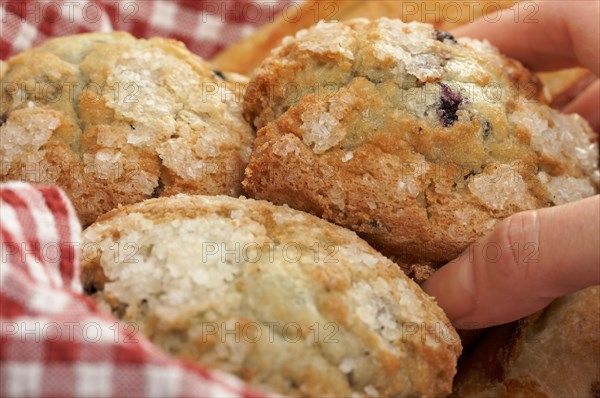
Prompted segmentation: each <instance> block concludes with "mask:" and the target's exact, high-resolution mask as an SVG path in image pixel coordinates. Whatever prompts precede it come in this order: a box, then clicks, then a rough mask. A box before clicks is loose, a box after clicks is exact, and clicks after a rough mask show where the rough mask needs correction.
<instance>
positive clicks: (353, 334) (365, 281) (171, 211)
mask: <svg viewBox="0 0 600 398" xmlns="http://www.w3.org/2000/svg"><path fill="white" fill-rule="evenodd" d="M83 237H84V247H85V248H86V249H85V251H84V253H83V258H84V263H83V276H82V279H83V284H84V287H85V288H86V290H87V291H88V292H96V293H94V297H95V298H96V299H97V300H99V302H101V303H102V305H104V306H106V307H107V308H108V309H109V310H111V311H112V312H113V313H114V314H115V315H117V316H118V317H120V318H121V319H123V320H125V321H133V322H135V323H136V325H138V326H139V327H140V331H141V332H142V333H144V334H146V335H147V336H149V337H150V338H151V339H152V340H153V341H154V342H155V343H156V344H157V345H158V346H160V347H162V348H163V349H165V350H167V351H169V352H171V353H172V354H175V355H179V356H183V357H185V358H188V359H192V360H197V361H199V362H201V363H205V364H208V365H211V366H215V367H217V368H221V369H224V370H227V371H229V372H233V373H235V374H237V375H240V376H241V377H243V378H244V379H246V380H247V381H249V382H251V383H254V384H256V385H260V386H263V387H267V388H270V389H273V390H274V391H276V392H279V393H284V394H290V395H292V396H296V395H303V396H323V395H336V396H351V395H353V396H369V395H373V394H375V395H377V396H379V395H386V396H389V395H394V394H397V395H403V396H405V395H411V394H412V395H439V394H445V393H448V392H449V389H450V386H451V380H452V376H453V374H454V369H455V361H456V358H457V356H458V353H459V351H460V342H459V339H458V336H457V335H456V333H455V331H454V330H453V329H452V327H451V326H450V325H449V323H448V321H447V319H446V317H445V315H444V314H443V312H442V311H441V309H439V308H438V307H437V305H436V304H435V302H434V301H433V300H432V299H431V298H430V297H429V296H427V295H426V294H425V293H424V292H423V291H422V290H421V289H420V288H419V287H418V286H417V285H416V284H415V283H414V282H412V281H411V280H409V279H408V278H407V277H406V276H405V275H404V274H403V273H402V272H401V271H400V269H399V268H398V267H397V266H396V264H394V263H392V262H391V261H389V260H388V259H386V258H385V257H383V256H382V255H380V254H379V253H377V252H376V251H375V250H374V249H372V248H371V247H369V245H368V244H366V243H365V242H364V241H362V240H361V239H360V238H358V237H357V236H356V234H354V233H353V232H351V231H349V230H346V229H344V228H341V227H338V226H335V225H332V224H330V223H328V222H326V221H323V220H321V219H318V218H316V217H314V216H311V215H308V214H305V213H302V212H298V211H295V210H293V209H290V208H287V207H278V206H274V205H272V204H270V203H268V202H263V201H255V200H250V199H233V198H228V197H224V196H215V197H202V196H186V195H178V196H174V197H170V198H160V199H153V200H148V201H145V202H143V203H140V204H135V205H131V206H127V207H123V208H120V209H117V210H114V211H112V212H110V213H108V214H107V215H105V216H102V217H101V218H100V219H99V220H98V221H97V222H96V223H94V224H93V225H92V226H90V227H89V228H88V229H86V230H85V231H84V234H83ZM115 248H118V249H115ZM115 250H117V251H118V253H120V254H119V255H115ZM207 325H208V326H210V327H211V330H212V331H213V332H214V333H212V334H209V332H208V330H209V329H208V326H207ZM236 325H237V327H238V328H239V330H238V336H237V338H236V336H235V333H234V332H231V331H232V330H233V331H235V328H236ZM244 325H251V326H246V329H244ZM269 325H271V326H269ZM213 327H214V328H215V329H214V330H213V329H212V328H213ZM269 327H271V331H270V332H269ZM250 329H251V331H252V334H251V335H246V334H244V333H243V330H246V331H248V330H250ZM226 330H229V331H230V332H229V333H230V335H229V337H227V335H223V334H222V333H224V331H226ZM256 330H258V331H260V336H259V337H257V332H256ZM248 333H249V332H248ZM315 333H316V334H315ZM298 334H299V335H298Z"/></svg>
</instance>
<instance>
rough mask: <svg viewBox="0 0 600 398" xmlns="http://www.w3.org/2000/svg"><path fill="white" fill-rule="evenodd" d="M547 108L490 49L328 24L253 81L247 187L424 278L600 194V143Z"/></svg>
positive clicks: (421, 31)
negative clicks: (512, 227)
mask: <svg viewBox="0 0 600 398" xmlns="http://www.w3.org/2000/svg"><path fill="white" fill-rule="evenodd" d="M544 102H545V96H544V92H543V89H542V87H541V85H540V83H539V81H538V80H537V78H536V77H535V76H533V75H532V74H531V73H530V72H529V71H527V70H526V69H525V68H524V67H523V66H522V65H521V64H520V63H518V62H517V61H515V60H512V59H509V58H507V57H505V56H503V55H501V54H500V53H498V51H497V50H496V49H495V48H493V47H492V46H491V45H490V44H489V43H487V42H480V41H475V40H469V39H455V38H454V37H453V36H452V35H451V34H449V33H444V32H440V31H436V30H435V29H434V28H433V27H432V26H430V25H427V24H422V23H417V22H412V23H403V22H401V21H399V20H389V19H385V18H384V19H378V20H375V21H367V20H362V19H359V20H353V21H350V22H344V23H333V22H332V23H325V22H321V23H319V24H318V25H316V26H315V27H313V28H311V29H308V30H303V31H300V32H298V33H297V35H296V36H295V37H287V38H286V39H284V40H283V43H282V44H281V46H280V47H278V48H277V49H275V50H274V51H273V53H272V54H271V56H270V57H269V58H267V59H266V60H265V61H264V62H263V64H262V65H261V66H260V67H259V68H258V69H257V70H256V72H255V73H254V76H253V77H252V78H251V82H250V85H249V87H248V90H247V92H246V96H245V100H244V111H245V114H246V116H247V118H248V120H249V121H251V122H252V123H253V124H254V126H255V127H256V128H257V130H258V131H257V139H256V141H255V142H254V149H253V153H252V155H251V158H250V163H249V165H248V167H247V168H246V176H245V180H244V187H245V189H246V191H247V192H248V194H249V195H251V196H252V197H255V198H259V199H267V200H270V201H272V202H274V203H278V204H283V203H286V204H288V205H290V206H291V207H294V208H297V209H301V210H305V211H308V212H311V213H313V214H316V215H318V216H321V217H323V218H325V219H327V220H330V221H332V222H334V223H337V224H339V225H343V226H345V227H348V228H350V229H352V230H354V231H356V232H357V233H358V234H359V235H360V236H362V237H363V238H364V239H366V240H367V241H368V242H370V243H371V244H373V245H374V246H375V247H376V248H378V249H380V250H381V251H382V252H384V253H385V254H387V255H390V256H392V257H393V258H395V259H397V260H398V262H399V263H401V264H403V265H405V266H406V267H407V268H408V267H409V266H410V267H413V266H418V267H419V268H418V269H421V270H425V272H424V273H423V275H422V276H421V277H422V278H425V277H426V276H427V270H429V271H431V270H432V269H434V268H435V267H437V266H439V265H441V264H443V263H445V262H447V261H448V260H450V259H453V258H455V257H456V256H457V255H458V254H459V253H460V252H461V251H462V250H464V249H465V248H466V247H467V246H468V244H470V243H471V242H473V241H475V240H476V239H477V238H478V237H479V236H481V235H483V234H484V233H486V232H487V231H489V230H490V229H491V228H492V227H493V226H494V225H495V223H496V222H498V220H501V219H502V218H504V217H507V216H509V215H510V214H512V213H515V212H518V211H521V210H527V209H535V208H540V207H544V206H551V205H557V204H561V203H565V202H568V201H572V200H576V199H579V198H583V197H586V196H590V195H594V194H595V193H596V192H597V189H598V182H599V178H600V173H599V171H598V146H597V142H596V136H595V134H594V133H593V132H592V131H591V129H590V127H589V125H588V124H587V122H585V121H584V120H583V119H582V118H580V117H579V116H577V115H565V114H561V113H559V112H557V111H555V110H553V109H551V108H549V107H548V106H546V105H544ZM421 267H423V268H421Z"/></svg>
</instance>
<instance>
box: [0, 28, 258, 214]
mask: <svg viewBox="0 0 600 398" xmlns="http://www.w3.org/2000/svg"><path fill="white" fill-rule="evenodd" d="M0 73H1V74H2V75H1V76H2V86H1V90H2V91H1V98H2V101H1V105H0V115H2V117H1V120H0V124H1V126H0V138H1V139H0V163H1V164H2V171H1V178H2V180H3V181H6V180H14V179H20V180H26V181H31V182H41V183H55V184H58V185H59V186H60V187H61V188H63V189H64V190H65V192H66V193H67V195H68V196H69V197H70V199H71V200H72V201H73V203H74V205H75V208H76V210H77V212H78V214H79V217H80V219H81V221H82V223H83V224H84V225H88V224H90V223H91V222H92V221H94V220H95V219H96V217H97V216H98V215H100V214H102V213H105V212H106V211H108V210H110V209H113V208H115V207H116V206H117V205H118V204H120V203H122V204H126V203H134V202H138V201H141V200H144V199H146V198H150V197H159V196H167V195H172V194H175V193H179V192H189V193H202V194H227V195H235V196H237V195H238V194H239V193H240V189H241V179H242V175H243V170H244V167H245V165H246V163H247V161H248V157H249V155H250V149H251V148H250V146H251V142H252V139H253V136H254V133H253V131H252V129H251V127H250V126H249V125H248V123H246V122H245V121H244V119H243V117H242V115H241V106H240V103H239V100H240V99H241V93H242V92H243V87H244V85H245V84H246V83H247V81H246V80H245V79H244V78H242V77H240V76H238V75H227V74H223V73H222V72H220V71H217V70H213V69H211V67H210V66H209V65H208V64H207V63H206V62H204V61H203V60H202V59H200V58H198V57H196V56H194V55H193V54H191V53H190V52H189V51H188V50H187V49H186V48H185V47H184V46H183V45H182V44H181V43H179V42H176V41H173V40H163V39H151V40H136V39H135V38H133V37H132V36H130V35H129V34H126V33H93V34H83V35H76V36H69V37H64V38H58V39H54V40H50V41H48V42H47V43H46V44H44V45H42V46H41V47H38V48H34V49H32V50H29V51H25V52H23V53H21V54H19V55H17V56H15V57H13V58H11V59H9V60H8V61H7V63H6V64H3V65H2V66H1V67H0Z"/></svg>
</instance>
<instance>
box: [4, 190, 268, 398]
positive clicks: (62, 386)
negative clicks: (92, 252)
mask: <svg viewBox="0 0 600 398" xmlns="http://www.w3.org/2000/svg"><path fill="white" fill-rule="evenodd" d="M0 220H1V221H0V224H1V225H0V230H1V234H0V255H1V263H0V300H1V301H0V330H1V336H0V338H1V344H0V361H1V367H0V396H3V397H39V396H44V397H71V396H77V397H263V396H266V395H265V394H263V393H259V392H258V391H255V390H253V389H251V388H249V387H248V386H246V385H244V383H242V382H241V381H240V380H238V379H237V378H235V377H233V376H230V375H227V374H224V373H221V372H218V371H215V370H210V369H206V368H203V367H201V366H199V365H195V364H191V363H186V362H183V361H179V360H176V359H173V358H170V357H167V356H166V355H165V354H163V353H162V352H160V351H159V350H158V349H157V348H155V347H154V346H153V345H152V343H151V342H150V341H149V340H148V339H146V338H145V337H144V336H142V335H141V334H139V333H137V330H136V329H135V327H134V326H133V325H128V324H122V323H119V322H117V320H116V319H115V318H112V317H111V316H110V315H108V314H105V313H103V312H101V311H100V310H99V309H98V308H97V306H96V304H95V303H94V302H93V301H92V300H91V299H90V298H88V297H85V296H83V295H82V288H81V284H80V282H79V277H78V276H79V254H78V253H79V249H80V247H79V242H80V240H79V235H80V232H81V227H80V225H79V222H78V221H77V217H76V215H75V211H74V209H73V207H72V205H71V203H70V202H69V200H68V199H67V197H66V196H65V194H64V193H63V192H62V191H61V190H60V189H58V188H57V187H52V186H34V185H30V184H26V183H22V182H12V183H7V184H0Z"/></svg>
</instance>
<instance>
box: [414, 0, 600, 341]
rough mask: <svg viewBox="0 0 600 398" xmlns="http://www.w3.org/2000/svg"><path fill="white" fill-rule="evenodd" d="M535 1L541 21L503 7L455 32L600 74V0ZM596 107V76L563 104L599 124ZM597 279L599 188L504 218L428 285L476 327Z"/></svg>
mask: <svg viewBox="0 0 600 398" xmlns="http://www.w3.org/2000/svg"><path fill="white" fill-rule="evenodd" d="M529 4H530V5H531V4H534V3H529ZM535 5H536V7H537V13H536V15H535V16H534V18H535V19H536V20H537V22H536V23H531V22H530V23H528V22H526V21H524V20H518V21H517V22H515V15H517V14H516V13H514V12H505V13H503V14H502V17H501V18H500V19H499V20H498V21H496V22H495V23H492V22H487V21H486V20H484V19H482V20H479V21H476V22H474V23H472V24H470V25H467V26H464V27H461V28H459V29H457V30H456V31H454V32H453V33H454V34H456V35H457V36H468V37H474V38H479V39H483V38H486V39H488V40H489V41H490V42H491V43H492V44H493V45H495V46H496V47H498V48H499V49H500V51H502V52H503V53H505V54H507V55H509V56H512V57H514V58H517V59H519V60H521V61H522V62H523V63H524V64H525V65H526V66H527V67H529V68H531V69H532V70H534V71H544V70H554V69H559V68H564V67H574V66H583V67H586V68H588V69H590V70H591V71H592V72H593V73H595V74H596V76H598V75H599V74H600V58H599V57H598V49H599V47H600V26H599V24H598V21H599V20H600V3H599V2H595V1H571V2H556V1H549V2H538V3H535ZM518 6H519V5H517V7H518ZM521 7H522V5H521ZM521 11H522V10H521ZM599 109H600V84H599V83H598V80H596V82H595V83H594V84H592V85H590V86H589V87H588V88H587V89H586V90H585V91H584V92H583V93H581V94H580V96H579V97H578V98H576V99H575V100H574V101H573V102H572V103H571V104H569V105H568V106H567V107H566V108H565V109H564V110H563V111H565V112H567V113H571V112H577V113H579V114H580V115H582V116H583V117H585V118H586V119H588V121H589V122H590V124H591V126H592V128H593V129H594V130H596V131H598V129H599V128H600V112H599ZM492 247H493V249H490V248H492ZM494 250H495V251H496V253H491V251H494ZM488 251H490V252H488ZM490 259H493V261H491V260H490ZM596 284H600V196H598V195H597V196H594V197H591V198H587V199H583V200H580V201H577V202H573V203H569V204H565V205H562V206H557V207H552V208H546V209H539V210H532V211H527V212H523V213H518V214H515V215H513V216H511V217H509V218H507V219H506V220H504V221H503V222H501V223H500V224H498V225H497V226H496V228H495V229H494V230H493V231H492V233H491V234H489V235H488V236H486V237H484V238H482V239H480V240H479V242H477V243H475V244H473V245H471V247H469V249H467V250H466V251H465V253H463V255H461V256H460V257H459V258H458V259H456V260H454V261H452V262H450V263H449V264H447V265H445V266H444V267H442V268H441V269H440V270H438V271H437V272H436V273H434V274H433V275H432V276H431V277H430V278H429V279H428V280H427V281H426V282H425V284H424V285H423V289H424V290H425V291H426V292H427V293H429V294H430V295H432V296H434V297H435V298H436V299H437V301H438V303H439V305H440V306H441V307H442V308H443V309H444V310H445V311H446V313H447V315H448V317H449V318H450V320H451V321H452V322H453V323H454V325H455V326H456V327H458V328H460V329H479V328H483V327H487V326H492V325H497V324H502V323H506V322H510V321H513V320H516V319H519V318H521V317H523V316H526V315H529V314H531V313H533V312H535V311H538V310H540V309H542V308H544V307H545V306H546V305H548V304H549V303H550V302H551V301H552V300H553V299H555V298H557V297H560V296H563V295H566V294H569V293H572V292H575V291H577V290H580V289H583V288H585V287H588V286H592V285H596Z"/></svg>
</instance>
